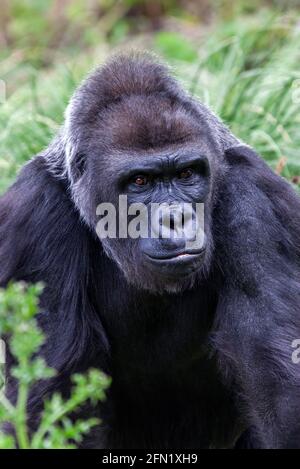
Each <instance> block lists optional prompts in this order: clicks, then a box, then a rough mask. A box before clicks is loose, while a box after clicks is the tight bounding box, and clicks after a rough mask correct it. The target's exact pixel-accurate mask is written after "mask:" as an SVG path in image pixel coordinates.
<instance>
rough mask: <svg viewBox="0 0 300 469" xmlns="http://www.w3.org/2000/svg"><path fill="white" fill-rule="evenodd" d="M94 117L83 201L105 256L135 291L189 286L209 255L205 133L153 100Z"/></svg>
mask: <svg viewBox="0 0 300 469" xmlns="http://www.w3.org/2000/svg"><path fill="white" fill-rule="evenodd" d="M101 117H102V119H101V122H102V124H99V125H98V127H95V131H94V132H93V139H92V143H91V142H90V150H89V154H90V155H92V156H90V157H89V159H88V167H87V175H88V177H89V179H88V180H86V183H85V188H86V190H87V188H88V190H89V193H88V198H87V196H86V194H85V198H86V199H88V205H89V208H90V207H92V211H93V213H94V214H95V217H94V216H93V217H92V219H93V222H92V223H93V226H94V228H95V229H96V231H97V234H98V236H99V237H100V238H101V242H102V245H103V247H104V250H105V252H106V253H107V254H108V255H109V257H110V258H111V259H112V260H113V261H115V262H116V263H117V264H118V266H119V267H120V269H121V270H122V272H123V273H124V274H125V276H126V278H127V280H128V281H129V282H130V283H132V284H135V285H137V286H139V287H142V288H145V289H148V290H151V291H156V292H161V291H174V292H177V291H180V290H182V289H185V288H190V287H191V285H192V284H193V283H194V281H195V278H196V277H197V273H201V272H203V271H204V270H205V269H207V268H208V265H209V259H210V254H211V251H212V242H211V238H212V237H211V226H210V218H211V217H210V212H211V209H210V205H211V198H212V197H211V194H212V178H213V173H214V170H213V166H214V165H213V160H214V157H215V156H216V153H217V152H218V148H217V146H216V145H214V144H212V143H211V142H210V139H211V136H210V132H209V129H207V126H206V125H205V123H204V124H202V125H198V124H197V121H196V119H195V118H194V117H193V116H191V115H189V114H188V113H187V112H183V110H182V109H181V108H180V107H179V106H176V104H175V105H174V103H170V102H169V101H167V100H164V99H162V98H159V99H158V98H154V97H151V98H147V97H143V98H138V97H134V98H128V99H127V100H125V101H124V100H123V102H122V103H118V104H117V105H115V107H114V109H113V110H109V111H106V113H105V115H102V116H101ZM103 122H105V124H103ZM97 142H102V148H99V144H97ZM103 142H104V143H103ZM81 184H83V180H82V181H81ZM120 196H121V198H120Z"/></svg>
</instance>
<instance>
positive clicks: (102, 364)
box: [0, 56, 300, 449]
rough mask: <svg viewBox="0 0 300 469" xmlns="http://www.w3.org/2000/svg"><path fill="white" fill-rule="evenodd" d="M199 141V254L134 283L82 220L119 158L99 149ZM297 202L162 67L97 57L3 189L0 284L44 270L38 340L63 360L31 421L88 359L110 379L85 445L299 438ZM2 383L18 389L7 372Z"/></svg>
mask: <svg viewBox="0 0 300 469" xmlns="http://www.w3.org/2000/svg"><path fill="white" fill-rule="evenodd" d="M152 100H153V101H152ZM143 102H144V103H146V104H147V105H144V106H142V103H143ZM151 103H153V107H152V104H151ZM159 103H160V104H159ZM128 109H129V111H128ZM126 112H128V115H129V116H130V115H131V117H132V119H133V120H134V119H135V117H136V116H137V117H138V119H137V121H136V122H132V123H131V124H132V125H131V126H127V124H128V119H127V118H126ZM156 113H158V115H156ZM162 114H163V115H164V122H162V121H161V122H157V120H158V119H161V116H162ZM98 119H100V120H98ZM140 122H143V123H144V124H143V126H142V127H141V126H140V125H139V123H140ZM156 124H157V126H156ZM164 126H165V127H164ZM167 129H169V131H170V132H169V134H168V132H167ZM205 139H206V140H205ZM200 141H201V145H202V148H203V151H204V150H205V151H206V153H209V155H210V156H209V161H210V166H211V168H212V175H211V189H210V196H209V199H208V201H207V205H208V209H209V220H208V222H209V224H210V230H211V237H212V240H211V243H212V244H211V253H210V258H209V263H208V264H207V265H206V268H205V269H204V270H199V272H198V273H197V274H196V275H195V276H194V278H193V282H192V283H187V284H184V283H180V285H179V287H178V289H177V290H176V289H175V287H174V285H173V286H172V288H173V287H174V288H173V290H172V288H168V287H167V286H166V287H165V288H164V285H163V284H162V281H161V280H160V282H159V284H160V289H159V288H158V285H157V284H155V281H154V279H153V278H151V277H149V274H148V272H147V271H143V270H141V267H138V268H139V269H140V270H138V271H137V275H136V278H137V279H138V280H136V279H135V278H132V282H131V281H130V279H129V277H130V276H129V275H128V269H130V265H129V263H130V262H131V263H133V259H134V258H133V257H132V255H130V256H129V257H130V259H131V261H129V260H127V258H126V255H125V254H124V253H123V251H122V252H121V251H120V252H119V251H116V252H117V254H116V256H119V257H118V258H117V260H118V265H117V263H116V262H115V259H114V256H113V255H111V251H109V255H110V257H108V256H107V254H106V252H107V250H106V251H104V249H103V247H102V245H101V242H100V241H99V239H98V238H97V236H96V234H95V231H94V225H93V223H94V218H93V217H94V212H93V210H94V201H93V200H92V196H91V194H92V190H94V191H95V192H97V187H98V186H100V188H101V191H102V192H101V191H100V192H99V193H97V194H99V197H100V199H101V198H102V199H103V198H104V194H105V195H106V196H107V197H110V198H112V197H113V195H112V193H111V191H112V188H111V184H110V183H109V181H108V177H109V176H108V175H109V174H114V173H115V172H116V171H117V169H118V164H120V160H118V159H116V158H114V157H113V156H111V158H108V157H107V156H106V157H104V155H107V154H108V153H107V152H111V153H112V154H113V152H114V151H115V150H116V149H117V148H119V149H122V151H123V150H124V148H125V147H126V152H127V153H128V152H129V151H130V148H132V149H133V150H134V151H140V152H145V151H147V150H149V149H150V151H153V149H156V150H160V149H164V148H165V147H166V145H167V146H168V148H173V146H174V145H177V144H180V145H189V144H195V145H196V144H198V143H199V142H200ZM96 150H97V151H98V153H96ZM120 151H121V150H120ZM85 158H86V161H85ZM119 158H120V156H119ZM126 158H128V159H129V158H130V156H127V157H126ZM118 161H119V163H118ZM89 165H90V166H89ZM96 165H98V166H96ZM109 171H110V172H109ZM99 190H100V189H99ZM299 210H300V200H299V197H298V196H297V195H296V194H295V192H294V191H293V189H292V188H291V187H290V186H289V184H288V183H286V182H285V181H284V180H283V179H281V178H280V177H279V176H277V175H275V174H274V173H273V172H272V171H271V170H270V169H269V168H268V166H267V165H266V164H265V163H264V162H263V161H262V160H261V159H260V158H259V157H258V156H257V155H256V154H255V152H254V151H253V150H251V149H250V148H248V147H247V146H245V145H242V144H240V142H238V141H237V139H235V137H233V136H232V135H231V134H230V132H229V131H228V130H227V129H226V128H225V127H224V126H223V124H222V123H220V122H219V121H218V120H217V118H216V117H215V116H213V115H212V114H211V112H210V111H209V110H207V109H206V108H204V107H203V106H202V105H200V104H198V103H196V102H194V101H193V100H192V99H191V98H190V97H188V96H187V95H186V94H185V93H184V92H183V91H181V89H180V87H179V86H178V85H177V84H176V82H175V81H174V80H173V79H171V78H170V77H169V76H168V73H167V71H166V69H165V68H164V67H162V66H161V65H157V64H155V63H154V62H153V61H152V60H150V59H149V58H148V57H143V56H138V57H135V56H134V57H122V58H118V59H115V60H114V61H112V62H111V63H110V64H108V65H106V67H104V68H102V69H100V71H96V72H95V73H94V74H93V75H92V76H91V77H90V78H89V79H88V80H87V82H85V84H84V85H83V86H82V87H81V88H80V90H79V91H78V92H77V93H76V95H75V97H74V98H73V104H72V105H71V109H70V110H69V114H67V121H66V124H65V126H64V128H63V129H62V131H61V133H60V135H59V136H58V137H57V139H56V140H55V141H54V142H53V143H52V144H51V145H50V147H49V148H48V149H47V150H46V151H45V152H44V153H43V154H41V155H39V156H37V157H36V158H34V159H33V160H32V161H31V162H30V163H29V164H27V165H26V166H25V168H24V169H23V170H22V172H21V174H20V176H19V178H18V180H17V182H16V183H15V184H14V185H13V186H12V187H11V188H10V189H9V191H8V192H7V193H6V194H5V195H4V196H3V197H2V198H1V199H0V285H1V286H5V285H6V284H7V282H8V281H10V280H12V279H13V280H25V281H27V282H37V281H43V282H44V283H45V285H46V288H45V290H44V293H43V295H42V298H41V307H40V314H39V321H40V324H41V326H42V327H43V329H44V331H45V333H46V335H47V342H46V344H45V346H44V348H43V350H42V351H41V353H42V354H43V355H44V356H45V357H46V359H47V362H48V363H49V365H51V366H54V367H55V368H57V369H58V371H59V374H58V377H57V378H54V379H53V380H50V381H49V382H46V383H41V384H40V385H38V386H37V387H36V388H35V389H34V390H33V392H32V395H31V399H30V403H29V408H28V412H29V421H30V424H31V425H32V427H34V425H35V422H36V420H37V419H38V415H39V412H40V409H41V407H42V403H43V400H44V398H45V395H46V394H47V393H51V392H53V391H54V390H59V391H61V392H63V393H65V394H67V393H68V390H69V386H70V384H69V376H70V374H71V373H73V372H75V371H85V370H87V369H88V368H90V367H98V368H101V369H103V370H104V371H106V372H107V373H108V374H109V375H111V376H112V378H113V384H112V386H111V389H110V390H109V392H108V399H107V401H106V403H105V404H104V405H103V406H102V407H101V409H100V408H99V409H98V408H97V409H92V408H86V409H85V410H84V412H83V414H84V416H86V417H88V416H89V415H91V414H95V413H96V414H98V413H100V414H101V417H102V419H103V424H102V426H101V428H99V429H97V430H96V431H93V432H92V433H91V435H90V436H89V438H87V440H86V441H85V442H84V446H85V447H102V448H103V447H105V448H165V449H166V448H202V447H233V446H234V444H235V442H236V441H237V439H238V438H239V437H240V436H241V434H242V433H243V431H247V429H248V428H250V427H251V431H250V430H249V431H248V432H246V433H244V435H243V436H242V438H241V439H239V441H238V444H237V446H238V447H253V446H255V447H263V448H271V447H274V448H287V447H300V428H299V426H300V425H299V412H300V386H299V385H300V368H299V365H296V364H293V362H292V357H291V355H292V352H293V349H292V348H291V343H292V341H293V340H294V339H297V338H299V337H300V312H299V309H300V308H299V305H300V275H299V274H300V256H299V254H300V215H299V213H300V212H299ZM114 249H117V248H114ZM113 252H114V251H113ZM123 254H124V257H122V255H123ZM131 254H132V253H131ZM111 257H112V258H111ZM120 266H121V268H120ZM122 266H125V267H124V272H123V270H122ZM126 269H127V271H126ZM126 272H127V275H126ZM134 272H135V271H134ZM124 274H125V275H124ZM143 283H144V285H143ZM143 286H145V288H143ZM7 393H8V396H9V398H10V399H12V400H13V399H15V396H16V388H15V384H14V383H13V382H12V381H9V383H8V389H7ZM253 442H255V443H253Z"/></svg>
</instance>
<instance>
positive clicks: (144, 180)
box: [133, 175, 148, 186]
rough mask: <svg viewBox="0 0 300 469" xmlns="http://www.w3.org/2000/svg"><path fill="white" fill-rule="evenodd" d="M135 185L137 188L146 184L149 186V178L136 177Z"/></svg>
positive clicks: (134, 179)
mask: <svg viewBox="0 0 300 469" xmlns="http://www.w3.org/2000/svg"><path fill="white" fill-rule="evenodd" d="M133 183H134V184H136V185H137V186H145V185H146V184H148V178H147V176H143V175H139V176H135V177H134V178H133Z"/></svg>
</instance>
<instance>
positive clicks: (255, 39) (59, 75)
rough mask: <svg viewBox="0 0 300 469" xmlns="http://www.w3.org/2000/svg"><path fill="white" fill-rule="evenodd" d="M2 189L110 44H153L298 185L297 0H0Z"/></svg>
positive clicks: (147, 46) (201, 95)
mask: <svg viewBox="0 0 300 469" xmlns="http://www.w3.org/2000/svg"><path fill="white" fill-rule="evenodd" d="M0 7H1V8H0V80H1V82H0V192H3V191H4V190H5V189H6V188H7V186H8V185H9V184H10V183H11V182H12V180H13V178H14V177H15V174H16V172H17V170H18V169H19V167H20V166H21V165H22V164H23V163H24V162H25V161H26V160H28V159H29V158H30V157H32V156H33V155H34V154H36V153H38V152H39V151H40V150H41V149H42V148H44V147H45V146H47V144H48V143H49V141H50V139H51V137H52V136H53V134H54V133H55V132H56V130H57V129H58V127H59V125H60V124H61V123H62V121H63V111H64V109H65V107H66V104H67V102H68V99H69V97H70V96H71V94H72V92H73V90H74V88H75V87H76V85H77V84H78V82H79V81H80V80H81V78H82V77H83V76H84V75H85V74H86V73H87V71H89V70H90V69H91V68H92V67H94V66H95V65H96V64H99V63H101V62H102V61H103V60H104V59H105V58H106V57H107V56H108V55H109V54H111V53H112V51H116V50H123V49H130V48H139V49H150V50H153V51H155V52H156V53H158V54H159V55H160V56H162V57H163V58H164V59H166V60H167V61H168V62H169V64H170V65H171V66H172V67H173V70H174V73H175V74H176V75H177V76H178V77H179V79H180V80H182V81H183V83H184V85H185V86H186V87H187V88H188V89H189V90H190V91H191V92H192V93H194V94H196V95H197V96H199V98H200V99H201V100H202V101H204V102H205V103H206V104H208V105H210V106H211V107H212V109H213V110H214V111H215V112H217V113H218V114H219V115H220V116H221V117H222V119H223V120H224V121H225V122H226V123H227V124H228V125H229V126H230V127H231V129H232V130H233V132H234V133H235V134H236V135H237V136H239V137H240V138H242V139H244V140H245V141H246V142H247V143H249V144H251V145H253V146H254V147H255V148H256V149H257V150H258V151H259V152H260V153H261V154H262V156H263V157H264V158H265V159H266V160H267V161H268V162H269V163H270V165H271V166H272V167H273V168H274V169H275V170H276V171H277V172H278V173H280V174H282V175H283V176H285V177H286V178H287V179H288V180H289V181H291V182H292V183H293V184H295V186H298V188H299V187H300V157H299V152H300V131H299V124H300V113H299V108H300V0H294V1H293V0H290V1H284V0H282V1H280V0H277V1H276V0H273V1H272V0H265V1H264V0H261V1H258V0H253V1H252V2H251V3H250V2H248V1H246V0H236V1H232V0H231V1H230V0H211V1H209V0H185V1H183V0H182V1H181V0H178V1H175V0H152V1H151V0H125V1H119V0H0Z"/></svg>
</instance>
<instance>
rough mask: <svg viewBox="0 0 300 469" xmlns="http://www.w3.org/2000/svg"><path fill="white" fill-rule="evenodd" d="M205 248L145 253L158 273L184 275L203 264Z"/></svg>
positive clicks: (151, 267) (152, 267) (169, 275)
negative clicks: (154, 254)
mask: <svg viewBox="0 0 300 469" xmlns="http://www.w3.org/2000/svg"><path fill="white" fill-rule="evenodd" d="M204 255H205V249H202V250H200V251H184V252H178V253H176V254H174V253H172V254H163V255H160V256H152V255H149V254H146V253H145V257H146V259H147V261H148V262H147V263H148V265H149V267H150V269H151V270H153V271H155V272H156V273H157V274H158V275H162V276H168V277H182V276H188V275H191V274H192V273H194V272H195V271H196V270H198V269H199V268H200V266H201V265H202V264H203V258H204Z"/></svg>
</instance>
